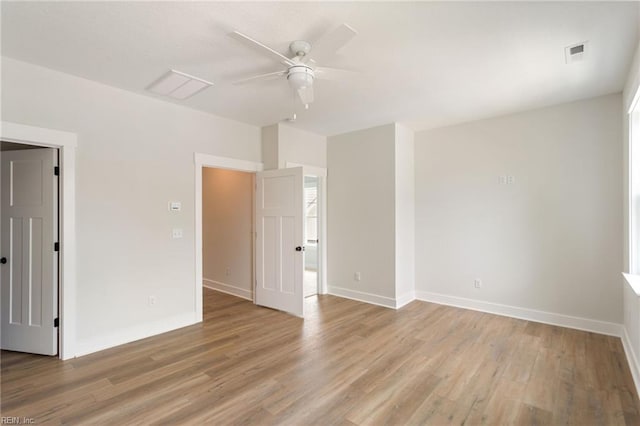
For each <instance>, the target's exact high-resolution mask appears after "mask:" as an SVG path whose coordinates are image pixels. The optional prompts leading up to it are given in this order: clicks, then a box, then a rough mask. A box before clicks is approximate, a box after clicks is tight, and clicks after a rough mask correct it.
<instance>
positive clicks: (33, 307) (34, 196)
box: [0, 148, 58, 355]
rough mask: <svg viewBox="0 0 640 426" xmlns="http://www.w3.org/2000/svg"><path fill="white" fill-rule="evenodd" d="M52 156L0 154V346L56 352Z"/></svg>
mask: <svg viewBox="0 0 640 426" xmlns="http://www.w3.org/2000/svg"><path fill="white" fill-rule="evenodd" d="M57 154H58V152H57V150H55V149H52V148H42V149H26V150H20V151H5V152H2V153H1V154H0V156H1V168H2V169H1V171H0V173H1V177H2V185H1V186H2V194H1V198H2V210H1V216H2V217H1V220H0V221H1V228H2V243H1V247H2V253H1V254H0V256H1V257H2V258H1V261H2V264H1V265H0V269H1V274H0V276H1V281H0V283H1V286H2V291H1V295H2V301H1V306H0V307H1V309H2V312H1V313H0V320H1V321H2V335H1V336H0V346H1V347H2V349H7V350H12V351H20V352H30V353H36V354H43V355H55V354H57V353H58V332H57V330H58V329H57V328H56V326H55V324H54V320H55V319H56V318H57V316H58V252H57V251H56V250H55V247H54V243H55V242H56V241H58V240H57V238H58V205H57V204H58V180H57V177H56V176H55V172H54V167H55V166H56V164H57Z"/></svg>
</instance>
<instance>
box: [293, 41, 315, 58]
mask: <svg viewBox="0 0 640 426" xmlns="http://www.w3.org/2000/svg"><path fill="white" fill-rule="evenodd" d="M289 50H291V53H293V54H294V55H296V56H299V57H302V56H306V55H308V54H309V52H310V51H311V43H309V42H308V41H304V40H296V41H292V42H291V44H289Z"/></svg>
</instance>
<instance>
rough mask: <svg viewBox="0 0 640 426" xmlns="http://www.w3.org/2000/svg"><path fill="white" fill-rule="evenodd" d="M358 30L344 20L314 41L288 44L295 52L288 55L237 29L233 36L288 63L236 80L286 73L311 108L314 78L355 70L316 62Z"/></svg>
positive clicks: (336, 77)
mask: <svg viewBox="0 0 640 426" xmlns="http://www.w3.org/2000/svg"><path fill="white" fill-rule="evenodd" d="M356 34H357V33H356V31H355V30H354V29H353V28H351V27H350V26H349V25H347V24H342V25H340V26H339V27H338V28H336V29H333V30H330V31H328V32H326V33H325V34H324V35H323V36H321V37H320V38H319V39H318V40H317V41H316V42H314V43H313V44H312V43H310V42H308V41H304V40H295V41H293V42H291V44H290V45H289V50H290V52H291V54H292V55H293V56H291V57H290V58H289V57H287V56H285V55H283V54H281V53H280V52H277V51H275V50H274V49H272V48H270V47H268V46H266V45H264V44H262V43H260V42H259V41H256V40H254V39H252V38H251V37H249V36H247V35H245V34H242V33H241V32H239V31H234V32H232V33H230V34H229V36H230V37H231V38H233V39H235V40H237V41H239V42H241V43H242V44H244V45H245V46H247V47H250V48H252V49H254V50H256V51H257V52H258V53H261V54H263V55H264V56H266V57H268V58H271V59H273V60H275V61H276V62H278V63H280V64H281V65H284V67H285V68H284V69H281V70H279V71H273V72H269V73H266V74H260V75H255V76H252V77H249V78H245V79H242V80H238V81H235V82H234V84H245V83H252V82H256V81H264V80H272V79H277V78H279V77H286V78H287V81H288V82H289V86H290V87H291V88H292V89H293V90H294V91H295V92H296V93H297V94H298V97H299V98H300V101H301V102H302V103H303V104H304V106H305V108H309V104H310V103H312V102H313V82H314V80H315V79H326V80H339V79H341V78H345V77H347V76H348V75H351V74H353V71H348V70H343V69H338V68H327V67H319V66H317V65H316V64H317V62H318V61H323V60H324V59H326V58H328V57H330V56H331V55H333V54H334V53H335V52H336V51H337V50H338V49H340V48H341V47H342V46H344V45H345V44H347V43H348V42H349V41H350V40H351V39H352V38H353V37H355V35H356Z"/></svg>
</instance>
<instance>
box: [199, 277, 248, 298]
mask: <svg viewBox="0 0 640 426" xmlns="http://www.w3.org/2000/svg"><path fill="white" fill-rule="evenodd" d="M202 285H203V286H204V287H206V288H210V289H211V290H216V291H219V292H222V293H227V294H230V295H232V296H238V297H241V298H243V299H247V300H251V301H253V293H252V292H251V291H249V290H245V289H244V288H240V287H236V286H234V285H230V284H225V283H221V282H220V281H214V280H210V279H208V278H203V279H202Z"/></svg>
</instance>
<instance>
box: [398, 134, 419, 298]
mask: <svg viewBox="0 0 640 426" xmlns="http://www.w3.org/2000/svg"><path fill="white" fill-rule="evenodd" d="M395 144H396V149H395V181H396V183H395V185H396V189H395V196H396V204H395V206H396V211H395V228H396V243H395V247H396V253H395V255H396V279H395V282H396V298H397V299H399V302H400V304H404V303H407V302H410V301H411V300H413V298H414V291H415V173H414V156H415V152H414V133H413V130H411V129H409V128H407V127H405V126H403V125H400V124H397V123H396V125H395Z"/></svg>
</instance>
